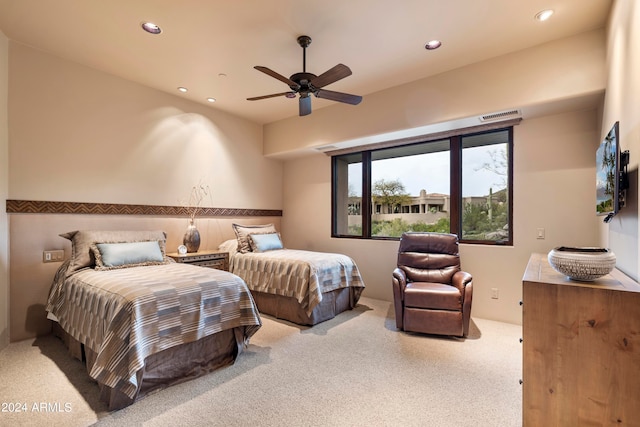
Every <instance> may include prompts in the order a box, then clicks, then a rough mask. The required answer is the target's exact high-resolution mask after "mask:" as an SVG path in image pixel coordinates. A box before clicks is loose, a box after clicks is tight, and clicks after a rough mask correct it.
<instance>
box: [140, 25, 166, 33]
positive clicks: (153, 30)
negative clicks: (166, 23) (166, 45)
mask: <svg viewBox="0 0 640 427" xmlns="http://www.w3.org/2000/svg"><path fill="white" fill-rule="evenodd" d="M141 26H142V29H143V30H145V31H146V32H147V33H149V34H160V33H161V32H162V28H160V27H159V26H157V25H156V24H154V23H153V22H143V23H142V24H141Z"/></svg>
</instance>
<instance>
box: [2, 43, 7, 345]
mask: <svg viewBox="0 0 640 427" xmlns="http://www.w3.org/2000/svg"><path fill="white" fill-rule="evenodd" d="M8 92H9V40H8V39H7V38H6V36H5V35H4V34H3V33H2V32H1V31H0V201H3V200H6V198H7V194H9V133H8V130H7V128H8V127H9V118H8V112H7V103H8V97H9V93H8ZM7 230H8V223H7V214H6V212H5V209H4V206H2V209H0V350H1V349H3V348H5V347H6V346H7V344H8V343H9V251H8V239H9V234H8V231H7Z"/></svg>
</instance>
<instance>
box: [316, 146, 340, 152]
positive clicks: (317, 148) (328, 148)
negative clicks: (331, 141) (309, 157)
mask: <svg viewBox="0 0 640 427" xmlns="http://www.w3.org/2000/svg"><path fill="white" fill-rule="evenodd" d="M313 149H314V150H316V151H320V152H322V153H324V152H325V151H331V150H337V149H338V147H336V146H335V145H323V146H320V147H314V148H313Z"/></svg>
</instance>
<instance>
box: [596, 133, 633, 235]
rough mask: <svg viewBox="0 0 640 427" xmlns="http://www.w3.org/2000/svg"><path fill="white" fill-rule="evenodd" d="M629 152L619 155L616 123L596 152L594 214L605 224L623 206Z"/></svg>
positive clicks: (618, 137) (618, 134) (618, 135)
mask: <svg viewBox="0 0 640 427" xmlns="http://www.w3.org/2000/svg"><path fill="white" fill-rule="evenodd" d="M628 162H629V152H628V151H625V152H624V153H622V154H621V153H620V125H619V122H616V123H615V124H614V125H613V127H612V128H611V130H610V131H609V133H607V135H606V136H605V137H604V139H603V140H602V142H601V143H600V146H599V147H598V149H597V150H596V213H597V214H598V215H606V218H605V219H604V221H605V222H609V221H610V220H611V218H613V217H614V215H616V214H617V213H618V211H619V210H620V208H621V207H623V206H624V198H625V190H626V188H627V185H626V180H627V177H626V165H627V163H628Z"/></svg>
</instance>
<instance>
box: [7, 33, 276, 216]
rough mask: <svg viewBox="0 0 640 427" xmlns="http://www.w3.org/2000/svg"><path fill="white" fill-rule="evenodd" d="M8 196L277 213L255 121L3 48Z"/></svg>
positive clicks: (18, 48) (271, 168)
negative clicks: (198, 196) (193, 199)
mask: <svg viewBox="0 0 640 427" xmlns="http://www.w3.org/2000/svg"><path fill="white" fill-rule="evenodd" d="M9 53H10V62H9V71H10V80H9V84H10V87H11V97H10V99H9V113H10V116H11V127H10V129H9V141H10V150H9V154H10V165H11V168H10V171H9V196H10V197H11V198H14V199H29V200H55V201H80V202H106V203H134V204H156V205H178V204H179V203H180V200H183V199H187V198H188V196H189V192H190V189H191V187H192V186H193V185H194V184H197V183H198V181H200V180H201V179H202V180H203V183H205V184H208V185H209V186H210V187H211V189H212V196H211V200H208V201H207V202H208V204H210V205H212V206H219V207H234V208H262V209H279V208H281V206H282V194H281V182H282V164H281V162H279V161H276V160H270V159H265V158H264V157H263V155H262V127H261V126H260V125H258V124H255V123H252V122H249V121H246V120H243V119H240V118H237V117H235V116H232V115H229V114H225V113H222V112H220V111H218V110H215V109H213V108H208V107H206V106H203V105H200V104H196V103H192V102H190V101H187V100H185V99H183V98H180V97H179V96H172V95H168V94H166V93H163V92H159V91H156V90H154V89H150V88H147V87H144V86H141V85H138V84H136V83H132V82H129V81H126V80H122V79H120V78H117V77H114V76H111V75H109V74H105V73H102V72H98V71H95V70H93V69H91V68H88V67H84V66H81V65H78V64H75V63H72V62H69V61H65V60H62V59H59V58H56V57H54V56H51V55H47V54H45V53H42V52H39V51H36V50H34V49H31V48H28V47H25V46H23V45H19V44H16V43H14V42H10V45H9Z"/></svg>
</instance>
